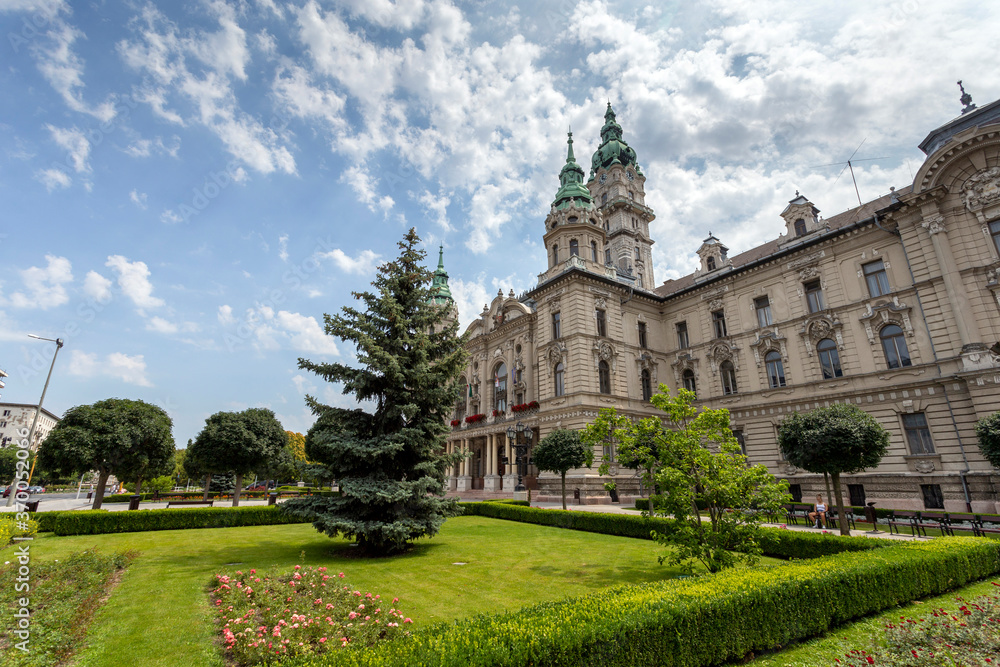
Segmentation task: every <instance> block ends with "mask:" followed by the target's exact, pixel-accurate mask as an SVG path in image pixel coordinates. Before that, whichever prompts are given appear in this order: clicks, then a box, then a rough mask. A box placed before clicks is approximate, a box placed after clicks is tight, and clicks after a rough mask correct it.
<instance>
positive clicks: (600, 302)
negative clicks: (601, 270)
mask: <svg viewBox="0 0 1000 667" xmlns="http://www.w3.org/2000/svg"><path fill="white" fill-rule="evenodd" d="M594 305H596V306H597V307H598V308H600V309H601V310H604V309H605V308H607V307H608V300H607V299H606V298H605V297H603V296H599V297H597V298H596V299H594Z"/></svg>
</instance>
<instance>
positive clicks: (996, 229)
mask: <svg viewBox="0 0 1000 667" xmlns="http://www.w3.org/2000/svg"><path fill="white" fill-rule="evenodd" d="M990 236H992V237H993V245H994V246H996V249H997V254H998V255H1000V220H997V221H996V222H991V223H990Z"/></svg>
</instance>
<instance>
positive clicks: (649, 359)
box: [635, 352, 660, 387]
mask: <svg viewBox="0 0 1000 667" xmlns="http://www.w3.org/2000/svg"><path fill="white" fill-rule="evenodd" d="M635 363H636V365H637V366H638V367H639V368H638V374H639V375H640V376H642V371H649V379H650V380H651V383H652V385H653V387H657V386H659V384H660V383H659V380H658V378H657V373H656V369H657V366H658V364H657V363H656V362H655V361H653V355H651V354H649V353H648V352H646V353H643V354H640V355H639V357H638V358H637V359H636V360H635Z"/></svg>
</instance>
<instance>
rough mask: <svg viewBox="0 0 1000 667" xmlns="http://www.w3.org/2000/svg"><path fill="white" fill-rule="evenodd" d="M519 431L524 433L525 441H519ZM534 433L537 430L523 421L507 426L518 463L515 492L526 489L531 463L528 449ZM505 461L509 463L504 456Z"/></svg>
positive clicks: (508, 438) (505, 463)
mask: <svg viewBox="0 0 1000 667" xmlns="http://www.w3.org/2000/svg"><path fill="white" fill-rule="evenodd" d="M518 433H521V434H523V435H524V440H525V442H518V441H517V434H518ZM534 435H535V432H534V431H532V430H531V427H530V426H525V425H524V424H522V423H521V422H517V426H508V427H507V440H509V441H510V446H511V447H513V448H514V452H515V454H514V461H515V464H516V465H517V486H515V487H514V491H515V492H521V491H526V489H525V488H524V475H525V474H526V473H527V468H528V465H529V464H530V463H531V461H530V460H529V459H528V449H529V448H530V447H531V439H532V438H533V437H534ZM503 463H504V465H507V463H508V459H507V457H504V458H503Z"/></svg>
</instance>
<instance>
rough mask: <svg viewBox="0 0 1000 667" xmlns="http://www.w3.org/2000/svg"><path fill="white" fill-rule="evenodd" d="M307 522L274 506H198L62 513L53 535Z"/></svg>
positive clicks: (57, 519)
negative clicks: (189, 507)
mask: <svg viewBox="0 0 1000 667" xmlns="http://www.w3.org/2000/svg"><path fill="white" fill-rule="evenodd" d="M287 523H308V522H307V521H305V520H304V519H299V518H297V517H293V516H289V515H288V514H286V513H284V512H282V511H281V508H280V507H279V506H277V505H274V506H263V507H261V506H253V507H204V508H202V507H197V508H191V509H162V510H137V511H132V512H101V511H96V512H95V511H93V510H89V511H80V512H61V513H60V514H59V516H58V517H57V518H56V519H55V520H54V522H53V526H52V530H53V532H55V534H56V535H101V534H103V533H134V532H141V531H146V530H183V529H187V528H232V527H236V526H270V525H275V524H287Z"/></svg>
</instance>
